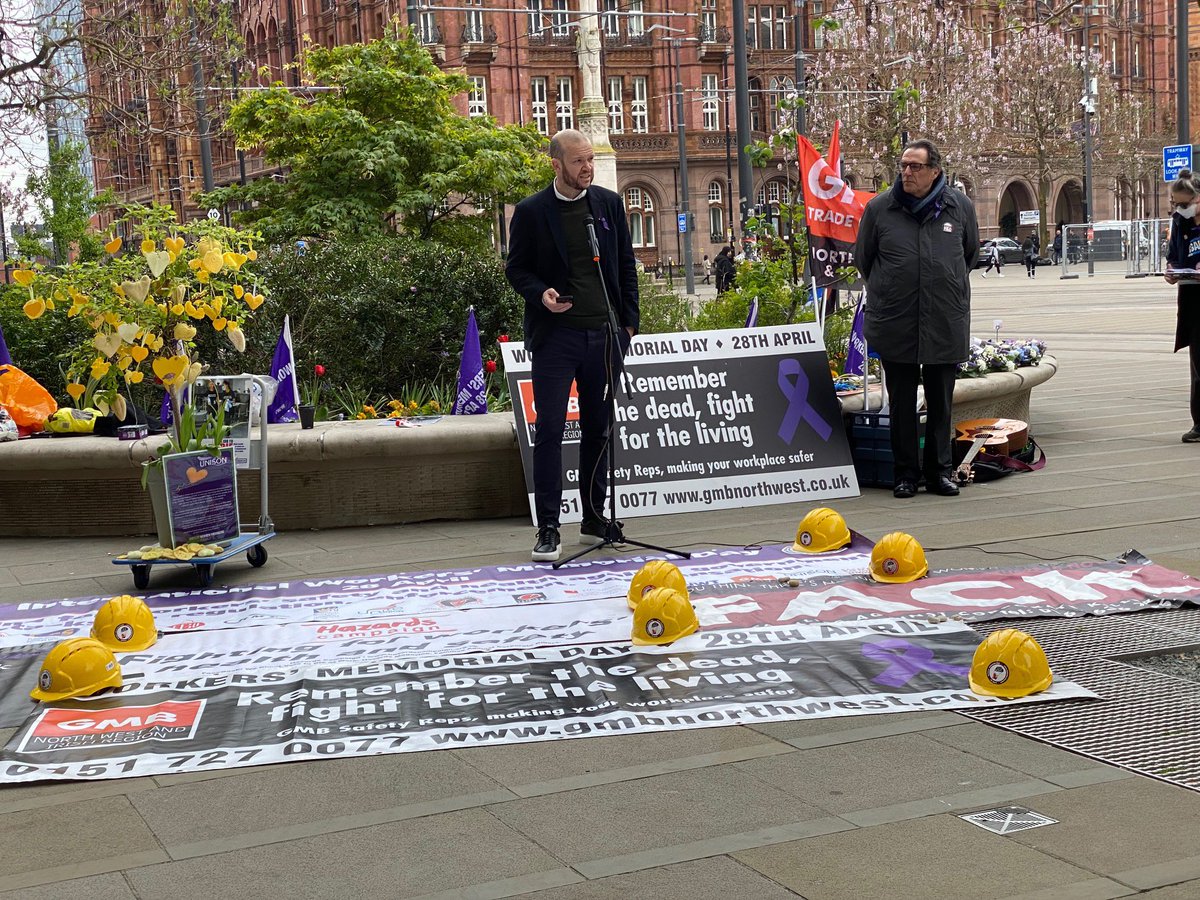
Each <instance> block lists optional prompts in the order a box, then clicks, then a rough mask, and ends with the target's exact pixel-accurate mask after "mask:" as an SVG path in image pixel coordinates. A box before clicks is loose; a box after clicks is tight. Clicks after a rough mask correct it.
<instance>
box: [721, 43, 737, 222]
mask: <svg viewBox="0 0 1200 900" xmlns="http://www.w3.org/2000/svg"><path fill="white" fill-rule="evenodd" d="M732 52H733V51H732V49H728V48H727V49H726V50H725V58H724V60H722V61H721V77H722V79H723V80H724V82H725V90H724V99H725V103H724V110H723V112H724V116H725V199H726V207H727V209H728V210H729V226H728V231H727V234H728V235H729V244H730V246H733V245H734V243H735V240H736V238H737V234H736V233H735V232H734V230H733V222H734V218H733V138H732V136H731V135H730V132H729V55H730V53H732Z"/></svg>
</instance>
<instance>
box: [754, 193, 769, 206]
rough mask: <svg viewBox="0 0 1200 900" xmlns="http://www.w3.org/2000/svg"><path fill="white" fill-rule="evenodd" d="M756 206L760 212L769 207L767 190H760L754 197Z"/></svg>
mask: <svg viewBox="0 0 1200 900" xmlns="http://www.w3.org/2000/svg"><path fill="white" fill-rule="evenodd" d="M754 205H755V206H757V207H758V208H759V209H760V210H761V209H762V208H763V207H764V206H766V205H767V189H766V188H759V189H758V193H757V194H756V195H755V196H754Z"/></svg>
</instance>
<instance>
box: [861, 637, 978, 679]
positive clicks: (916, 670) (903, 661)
mask: <svg viewBox="0 0 1200 900" xmlns="http://www.w3.org/2000/svg"><path fill="white" fill-rule="evenodd" d="M862 654H863V656H865V657H866V658H867V659H873V660H875V662H880V663H888V664H889V665H888V667H887V668H886V669H884V670H883V671H882V672H880V673H879V674H878V675H876V676H875V677H874V678H872V679H871V680H872V681H873V682H875V683H876V684H882V685H886V686H887V687H893V688H896V687H900V686H901V685H904V684H908V680H909V679H910V678H912V677H913V676H914V675H920V674H921V673H922V672H945V673H947V674H950V675H959V676H962V677H963V678H965V677H966V676H967V674H968V673H969V672H970V671H971V667H970V666H952V665H950V664H949V663H940V662H934V661H933V651H932V650H930V649H929V648H928V647H922V646H921V645H920V644H914V643H912V642H911V641H906V640H904V639H903V638H887V639H886V640H882V641H875V642H874V643H872V644H866V645H865V646H864V647H863V648H862Z"/></svg>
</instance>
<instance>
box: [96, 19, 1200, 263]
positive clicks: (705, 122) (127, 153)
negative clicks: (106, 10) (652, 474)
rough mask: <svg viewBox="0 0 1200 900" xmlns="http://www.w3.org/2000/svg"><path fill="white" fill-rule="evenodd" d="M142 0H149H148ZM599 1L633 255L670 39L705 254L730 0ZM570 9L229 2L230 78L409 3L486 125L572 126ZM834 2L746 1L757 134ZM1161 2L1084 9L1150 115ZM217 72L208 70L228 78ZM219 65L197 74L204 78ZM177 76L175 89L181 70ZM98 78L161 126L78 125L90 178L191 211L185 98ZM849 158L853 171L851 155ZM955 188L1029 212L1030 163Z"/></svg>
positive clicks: (670, 159) (1072, 214)
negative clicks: (241, 57) (168, 99)
mask: <svg viewBox="0 0 1200 900" xmlns="http://www.w3.org/2000/svg"><path fill="white" fill-rule="evenodd" d="M130 2H133V0H130ZM139 2H141V3H142V4H143V6H144V7H145V9H146V10H148V11H149V10H152V9H153V6H154V0H139ZM596 5H597V6H598V7H599V18H600V31H601V34H602V36H603V40H602V57H601V72H600V83H601V86H602V92H603V98H602V99H603V103H604V109H605V111H606V113H607V124H608V131H609V135H610V141H611V144H612V147H613V149H614V150H615V154H616V181H617V185H616V186H617V188H618V190H620V191H621V192H622V193H623V194H624V195H625V197H626V201H627V205H628V208H629V212H630V222H631V230H632V231H633V234H634V237H635V242H636V244H637V245H638V253H639V256H640V257H641V258H642V259H643V260H644V261H645V262H647V263H650V264H653V263H655V262H658V261H662V262H666V261H667V260H668V258H669V259H673V260H679V259H680V258H682V256H683V253H682V250H683V245H682V239H681V237H680V235H679V232H678V230H677V228H676V221H677V220H676V213H677V212H678V211H679V209H680V208H681V198H680V196H679V193H680V187H679V152H678V144H677V136H676V133H675V130H674V129H675V110H674V83H675V71H676V58H675V54H676V53H677V54H678V71H679V74H680V80H681V83H682V85H683V93H684V98H685V104H684V105H685V121H686V127H687V165H688V181H689V194H690V197H689V206H690V208H691V210H692V212H693V215H694V222H695V230H694V233H693V240H694V243H693V252H694V256H695V259H696V260H699V259H701V257H702V255H703V254H705V253H708V254H709V255H713V254H714V253H715V251H716V250H717V249H718V248H719V246H720V244H721V242H722V241H724V240H726V239H727V236H728V233H729V228H730V226H731V219H732V218H733V216H731V211H733V210H736V209H737V202H736V196H737V194H738V185H737V162H736V144H737V140H736V126H735V123H734V121H733V115H734V107H735V104H734V100H733V97H732V94H731V92H730V91H729V90H728V88H730V87H731V86H732V84H733V72H734V64H733V59H732V55H731V51H732V39H731V35H732V26H733V13H732V0H689V3H687V4H680V3H678V2H670V0H597V2H596ZM1025 5H1026V6H1027V15H1028V16H1029V17H1030V18H1036V17H1038V16H1039V15H1043V14H1044V13H1045V11H1046V10H1047V9H1048V8H1049V7H1048V6H1047V5H1046V4H1045V3H1043V2H1041V0H1025ZM579 6H580V4H579V0H511V5H506V6H504V7H500V6H499V5H498V4H495V3H491V2H489V3H484V2H483V0H426V2H420V3H415V4H414V5H413V6H412V7H411V8H409V7H407V6H406V5H404V4H401V3H397V2H391V0H241V2H240V5H239V6H238V9H237V18H236V21H237V28H238V31H239V32H240V34H241V35H242V37H243V40H244V42H245V48H244V49H245V61H244V64H243V65H242V66H241V67H240V72H239V77H240V84H241V85H242V86H243V87H244V86H247V85H252V84H255V83H258V84H262V83H269V82H271V81H276V80H279V81H283V82H284V83H285V84H297V76H296V73H295V71H294V70H289V69H288V66H289V64H291V63H293V62H294V61H295V60H296V59H297V58H298V57H299V55H300V54H302V53H303V48H304V46H305V39H306V38H307V39H311V40H312V41H313V42H314V43H317V44H321V45H325V46H334V45H337V44H342V43H348V42H356V41H369V40H372V39H373V38H376V37H378V36H379V35H381V34H382V33H383V30H384V29H385V28H386V27H388V23H389V22H390V21H391V20H392V19H393V17H400V18H401V20H405V21H407V20H409V19H410V17H411V21H412V25H413V28H414V30H415V31H416V33H417V35H418V36H419V38H420V40H421V42H422V43H423V44H424V45H425V46H426V47H427V48H428V49H429V51H430V53H431V54H432V55H433V56H434V58H435V59H437V60H438V62H439V64H441V65H443V66H445V67H449V68H457V69H462V70H464V71H465V73H466V74H467V75H468V77H469V78H471V80H472V83H473V89H472V92H471V95H470V96H469V97H463V98H462V99H461V104H460V106H461V110H462V112H463V113H464V114H483V113H486V114H489V115H492V116H494V117H495V118H496V119H497V121H499V122H500V123H512V122H518V123H527V122H532V123H535V124H536V126H537V127H538V129H539V130H541V131H542V132H543V133H545V134H552V133H554V132H555V131H557V130H558V129H560V128H562V127H568V126H578V124H579V121H578V118H577V113H578V107H579V103H580V100H581V99H582V96H581V92H582V90H583V75H582V72H581V69H580V67H579V64H578V54H577V51H576V30H577V22H578V19H579V16H578V11H579ZM832 7H833V4H832V3H831V2H830V0H807V2H806V3H803V4H797V3H795V2H793V0H787V2H783V0H777V2H773V3H760V2H751V0H748V2H747V3H746V5H745V10H746V18H747V21H746V23H745V27H746V32H747V46H748V71H749V92H750V115H751V120H752V128H753V132H754V137H755V138H757V139H761V138H764V137H765V136H766V134H767V132H768V130H769V129H771V127H772V124H773V120H774V117H775V115H776V103H777V100H778V98H779V97H780V96H782V94H783V93H784V92H786V91H789V90H791V89H792V88H793V85H794V84H795V81H794V79H795V74H796V73H795V68H796V54H797V49H796V40H795V37H796V32H795V27H794V23H795V20H794V19H793V18H792V17H793V14H794V13H796V12H797V10H799V14H800V15H801V16H802V21H804V22H805V23H806V27H805V28H804V33H805V38H804V40H805V46H806V47H807V48H808V51H809V52H810V53H820V52H821V43H822V35H821V34H819V33H814V30H813V28H812V24H811V22H812V20H813V19H815V18H817V17H819V16H821V15H825V14H833V12H834V11H833V8H832ZM1173 7H1174V4H1173V3H1171V2H1170V0H1107V2H1104V3H1100V4H1097V5H1095V6H1093V7H1091V8H1090V10H1091V16H1090V23H1089V24H1090V26H1091V28H1090V31H1089V35H1090V42H1091V43H1092V45H1093V47H1094V48H1095V49H1096V50H1097V51H1098V52H1099V53H1100V55H1101V56H1102V57H1103V59H1104V60H1105V65H1106V66H1107V67H1108V70H1109V71H1110V73H1111V74H1113V75H1114V76H1116V77H1117V78H1118V79H1119V82H1120V84H1121V86H1122V89H1124V90H1129V91H1134V92H1137V93H1139V94H1141V95H1143V96H1144V97H1145V98H1146V99H1147V100H1148V101H1149V102H1150V103H1151V104H1152V107H1151V108H1152V109H1155V110H1157V111H1158V114H1159V115H1161V116H1162V117H1163V119H1164V122H1166V120H1167V119H1171V118H1173V117H1172V116H1171V113H1170V111H1171V109H1173V104H1174V83H1173V78H1174V51H1173V45H1172V41H1173V34H1174V29H1173V18H1172V17H1173ZM971 9H972V17H973V18H974V19H975V20H977V21H979V22H980V23H981V26H983V27H988V26H989V23H990V27H993V28H995V27H996V24H997V22H998V18H997V16H998V13H997V10H998V9H999V7H998V5H997V3H996V2H984V3H978V4H973V5H972V7H971ZM1006 9H1007V10H1009V11H1011V10H1012V6H1011V5H1009V6H1007V7H1006ZM673 29H679V30H673ZM1002 39H1003V30H1002V29H997V40H1002ZM260 69H261V70H262V71H263V72H264V73H265V74H260V71H259V70H260ZM227 74H228V73H220V76H221V78H222V79H224V81H225V82H226V83H228V78H227V77H226V76H227ZM216 76H217V73H209V74H206V77H209V78H212V79H213V81H214V83H216V82H217V81H218V79H217V77H216ZM174 77H175V78H176V79H177V81H178V83H179V85H180V86H182V87H186V86H188V85H190V82H191V69H190V68H188V69H187V70H181V71H180V72H178V73H177V74H176V75H175V76H174ZM108 89H110V90H111V91H113V92H115V93H116V94H118V95H119V97H120V99H121V100H122V102H128V103H132V104H138V103H147V104H149V105H150V107H151V115H152V117H153V118H154V120H155V122H156V123H157V125H158V128H157V129H156V131H157V132H160V133H157V134H156V133H155V132H154V131H152V132H150V133H139V134H130V133H122V131H121V129H120V127H119V123H112V122H103V121H92V122H89V136H90V137H91V139H92V144H93V152H94V154H95V159H96V181H97V187H98V188H105V187H110V186H111V187H114V188H115V189H116V190H117V191H118V192H119V193H120V194H123V195H125V196H127V197H130V198H133V199H138V200H142V201H148V200H151V199H154V200H157V201H160V202H165V203H173V204H174V205H175V206H176V208H177V209H179V210H180V212H181V214H183V215H186V216H189V217H190V216H193V215H196V214H198V213H200V212H201V211H200V210H198V209H197V208H196V206H195V201H194V199H193V197H194V194H195V193H196V192H197V191H199V190H201V189H202V187H203V181H202V172H201V166H200V142H199V140H198V139H197V137H196V128H195V120H194V117H193V119H192V120H191V121H188V120H187V114H188V112H189V111H188V110H186V109H184V108H183V107H180V106H179V105H178V104H176V105H169V104H164V103H161V102H160V101H158V100H156V99H155V98H154V97H152V96H147V93H146V92H145V91H143V92H140V93H139V91H138V90H137V88H136V87H134V86H131V85H129V84H128V83H126V82H122V81H121V80H119V79H116V80H114V82H113V83H112V84H111V85H109V86H108ZM1064 89H1065V90H1071V91H1075V90H1076V88H1074V87H1073V86H1065V87H1064ZM209 93H211V94H212V95H213V97H214V103H213V107H212V109H211V110H210V112H211V113H212V118H213V121H214V123H215V124H216V125H219V122H220V118H221V116H220V105H221V102H222V100H223V99H227V98H228V97H229V96H232V95H231V94H230V93H228V92H226V93H222V92H221V91H215V92H209ZM126 95H128V96H126ZM981 102H984V101H983V98H982V97H981ZM1197 120H1200V116H1197V115H1195V114H1193V118H1192V121H1193V122H1196V121H1197ZM211 148H212V160H213V173H214V181H215V183H216V184H217V185H223V184H230V183H233V182H235V181H236V180H237V179H238V178H239V177H240V170H239V163H238V160H237V155H236V153H235V150H234V147H233V144H232V141H231V140H230V139H229V138H228V137H226V136H223V135H222V134H221V133H220V131H219V129H218V130H216V131H214V134H213V137H212V140H211ZM780 162H781V160H780ZM846 163H847V165H848V166H849V167H851V168H852V167H853V164H854V161H853V160H847V161H846ZM245 169H246V174H247V177H249V178H254V177H262V176H269V175H271V174H273V173H272V172H268V171H265V170H264V166H263V163H262V161H261V159H259V158H257V157H255V156H253V155H247V158H246V160H245ZM1076 169H1077V171H1070V170H1069V171H1064V172H1062V173H1060V174H1059V176H1058V177H1056V179H1055V182H1054V189H1053V190H1054V197H1053V199H1052V202H1051V209H1053V210H1054V211H1055V218H1066V219H1069V220H1072V221H1078V220H1079V217H1080V216H1081V215H1082V204H1081V202H1080V198H1081V195H1082V191H1081V187H1082V169H1083V164H1082V159H1080V160H1079V162H1078V165H1077V166H1076ZM280 174H281V173H280ZM754 178H755V184H754V186H753V191H752V197H753V198H754V200H755V202H756V204H757V205H760V206H768V207H769V206H770V204H771V203H772V201H775V200H778V199H779V198H780V197H781V196H786V195H787V193H788V191H789V187H790V182H791V181H792V180H793V179H794V176H793V172H792V171H791V169H790V167H785V166H782V165H777V166H775V167H771V168H767V169H765V170H764V169H755V170H754ZM731 182H732V183H731ZM967 188H968V191H969V193H970V194H971V195H972V197H973V199H975V201H976V204H977V206H978V208H979V214H980V222H981V225H982V226H983V227H984V229H985V232H986V231H987V230H991V231H992V232H993V233H994V232H995V230H996V228H997V226H998V223H999V221H1000V218H1001V216H1003V215H1004V214H1005V212H1006V211H1011V210H1012V209H1027V208H1031V202H1030V201H1031V198H1032V197H1035V196H1036V187H1035V185H1034V183H1033V180H1032V171H1031V167H1025V166H1022V165H1021V164H1020V163H1019V162H1008V163H1005V164H1004V165H1002V166H998V167H997V170H996V171H993V172H988V173H982V174H977V175H976V176H975V177H973V178H970V179H969V180H968V181H967ZM1094 193H1095V198H1096V213H1095V218H1096V219H1104V218H1110V217H1135V216H1141V215H1152V214H1153V213H1154V211H1155V208H1156V206H1155V204H1156V200H1157V196H1158V194H1159V193H1161V190H1160V185H1159V184H1158V183H1156V182H1155V181H1154V179H1153V178H1152V177H1150V176H1146V177H1139V178H1138V179H1137V182H1136V183H1130V182H1128V181H1124V182H1123V181H1122V180H1121V178H1120V177H1118V176H1113V175H1105V174H1103V173H1100V172H1098V173H1097V174H1096V182H1095V190H1094ZM732 225H733V226H734V227H736V225H737V223H736V222H732Z"/></svg>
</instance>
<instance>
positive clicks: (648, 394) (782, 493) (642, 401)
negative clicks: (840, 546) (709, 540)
mask: <svg viewBox="0 0 1200 900" xmlns="http://www.w3.org/2000/svg"><path fill="white" fill-rule="evenodd" d="M500 348H501V351H502V353H503V355H504V371H505V375H506V377H507V378H508V385H509V390H510V391H511V393H512V397H513V411H514V414H515V417H516V426H517V441H518V443H519V445H520V448H521V462H522V464H523V466H524V468H525V485H526V489H527V490H528V491H529V505H530V509H533V507H534V503H533V436H534V433H535V431H536V429H537V409H536V408H535V406H534V402H533V381H532V375H531V372H532V363H531V357H530V354H529V353H528V352H527V351H526V350H525V345H524V344H520V343H512V342H509V343H504V344H501V345H500ZM621 381H622V384H621V388H620V389H619V390H618V392H617V394H618V396H617V421H616V424H615V427H614V432H613V442H614V446H615V447H616V453H617V456H616V459H617V471H616V475H617V481H618V483H619V484H620V491H619V493H618V504H619V505H618V508H617V514H618V516H619V517H621V518H626V517H633V516H649V515H663V514H666V513H675V512H696V511H698V510H712V509H729V508H733V507H743V506H760V505H765V504H769V503H797V502H803V501H812V500H825V499H829V498H832V497H854V496H857V495H858V480H857V479H856V477H855V474H854V464H853V462H852V460H851V458H850V448H849V445H848V443H847V440H846V432H845V428H844V427H843V425H842V415H841V411H840V409H839V407H838V402H837V395H836V394H835V393H834V390H833V381H832V379H831V377H830V374H829V363H828V360H827V358H826V356H825V344H824V340H823V338H822V334H821V329H820V328H818V327H817V326H816V325H814V324H811V323H808V324H802V325H778V326H773V327H770V328H747V329H728V330H723V331H704V332H690V333H681V334H653V335H639V336H638V337H635V338H634V339H633V342H632V343H631V344H630V346H629V352H628V354H627V355H626V357H625V374H624V376H623V378H622V379H621ZM576 403H577V400H576V397H575V394H574V391H572V396H571V402H570V406H569V408H568V413H567V423H566V427H565V429H564V437H563V487H564V494H563V508H562V521H563V522H578V521H579V520H580V519H581V518H582V511H581V510H580V508H579V494H578V487H579V410H578V407H577V405H576Z"/></svg>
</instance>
